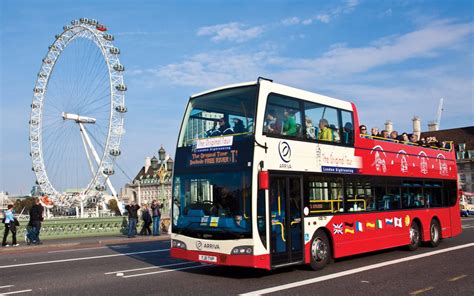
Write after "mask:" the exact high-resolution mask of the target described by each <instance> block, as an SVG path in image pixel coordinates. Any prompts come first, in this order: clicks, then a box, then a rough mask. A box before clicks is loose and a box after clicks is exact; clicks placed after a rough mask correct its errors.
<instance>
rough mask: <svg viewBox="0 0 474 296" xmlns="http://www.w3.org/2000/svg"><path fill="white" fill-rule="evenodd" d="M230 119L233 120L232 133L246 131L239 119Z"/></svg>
mask: <svg viewBox="0 0 474 296" xmlns="http://www.w3.org/2000/svg"><path fill="white" fill-rule="evenodd" d="M232 121H233V122H234V133H236V134H239V133H245V132H246V131H247V130H246V128H245V126H244V123H243V121H242V120H241V119H239V118H234V119H232Z"/></svg>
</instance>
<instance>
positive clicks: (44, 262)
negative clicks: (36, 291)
mask: <svg viewBox="0 0 474 296" xmlns="http://www.w3.org/2000/svg"><path fill="white" fill-rule="evenodd" d="M169 250H170V249H161V250H152V251H141V252H130V253H123V254H112V255H101V256H91V257H80V258H70V259H60V260H51V261H41V262H30V263H20V264H12V265H0V269H5V268H12V267H22V266H32V265H43V264H52V263H62V262H73V261H82V260H92V259H101V258H110V257H118V256H130V255H138V254H149V253H158V252H167V251H169Z"/></svg>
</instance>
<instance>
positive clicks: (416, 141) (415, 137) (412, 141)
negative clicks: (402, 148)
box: [410, 134, 418, 143]
mask: <svg viewBox="0 0 474 296" xmlns="http://www.w3.org/2000/svg"><path fill="white" fill-rule="evenodd" d="M410 142H411V143H418V136H417V135H416V134H411V136H410Z"/></svg>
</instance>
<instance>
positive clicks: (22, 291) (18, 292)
mask: <svg viewBox="0 0 474 296" xmlns="http://www.w3.org/2000/svg"><path fill="white" fill-rule="evenodd" d="M31 291H33V290H31V289H28V290H21V291H12V292H5V293H2V294H0V295H12V294H20V293H26V292H31Z"/></svg>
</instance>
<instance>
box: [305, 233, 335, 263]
mask: <svg viewBox="0 0 474 296" xmlns="http://www.w3.org/2000/svg"><path fill="white" fill-rule="evenodd" d="M310 252H311V260H310V265H311V268H312V269H313V270H320V269H323V268H324V266H326V265H327V264H328V263H329V261H331V257H332V252H331V245H330V244H329V239H328V236H327V235H326V233H324V231H321V230H318V231H316V233H315V234H314V236H313V240H312V241H311V250H310Z"/></svg>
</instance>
